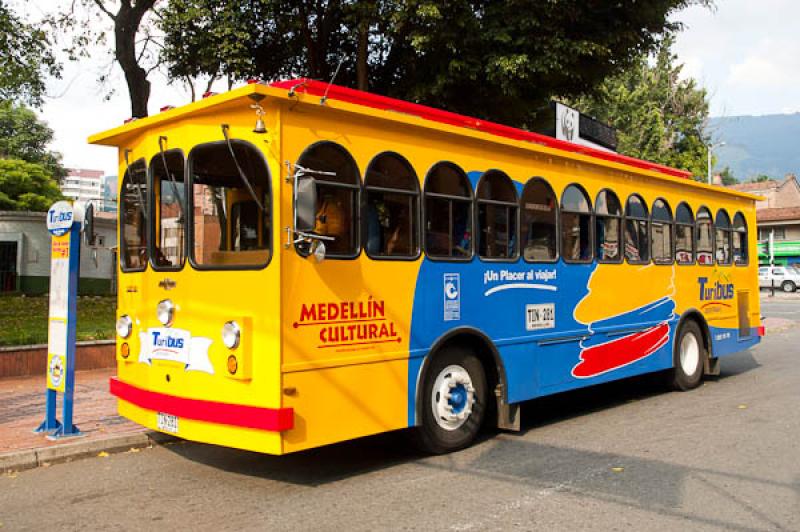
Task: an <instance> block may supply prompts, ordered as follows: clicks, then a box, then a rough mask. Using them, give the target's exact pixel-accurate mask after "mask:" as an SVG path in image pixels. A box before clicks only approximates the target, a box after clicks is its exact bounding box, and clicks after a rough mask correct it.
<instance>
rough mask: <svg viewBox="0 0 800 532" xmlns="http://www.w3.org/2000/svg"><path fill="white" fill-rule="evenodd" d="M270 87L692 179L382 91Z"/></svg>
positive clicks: (300, 84) (300, 82)
mask: <svg viewBox="0 0 800 532" xmlns="http://www.w3.org/2000/svg"><path fill="white" fill-rule="evenodd" d="M270 86H271V87H277V88H280V89H287V90H291V89H294V90H295V92H303V93H306V94H311V95H314V96H320V97H321V96H323V95H324V96H326V97H327V98H328V99H331V100H339V101H342V102H348V103H353V104H356V105H363V106H365V107H371V108H373V109H381V110H384V111H395V112H398V113H404V114H409V115H413V116H417V117H419V118H423V119H425V120H431V121H433V122H439V123H441V124H449V125H451V126H457V127H464V128H468V129H475V130H477V131H482V132H484V133H489V134H491V135H497V136H499V137H505V138H509V139H513V140H522V141H525V142H532V143H534V144H539V145H542V146H547V147H548V148H555V149H558V150H563V151H567V152H570V153H579V154H581V155H588V156H589V157H594V158H596V159H602V160H604V161H610V162H614V163H620V164H625V165H628V166H633V167H635V168H641V169H644V170H651V171H654V172H659V173H662V174H666V175H669V176H673V177H682V178H684V179H690V178H691V177H692V174H691V172H687V171H685V170H678V169H677V168H671V167H669V166H664V165H661V164H657V163H652V162H649V161H644V160H642V159H636V158H634V157H628V156H626V155H620V154H618V153H614V152H608V151H604V150H598V149H595V148H590V147H588V146H581V145H580V144H574V143H572V142H567V141H564V140H558V139H554V138H552V137H548V136H546V135H540V134H539V133H531V132H530V131H523V130H521V129H517V128H514V127H510V126H504V125H503V124H497V123H495V122H489V121H486V120H480V119H478V118H473V117H469V116H465V115H460V114H457V113H451V112H449V111H443V110H441V109H435V108H433V107H428V106H426V105H420V104H417V103H411V102H406V101H404V100H398V99H396V98H389V97H387V96H381V95H379V94H372V93H369V92H364V91H359V90H355V89H349V88H347V87H342V86H340V85H329V84H327V83H324V82H322V81H316V80H313V79H305V78H301V79H289V80H284V81H276V82H273V83H270Z"/></svg>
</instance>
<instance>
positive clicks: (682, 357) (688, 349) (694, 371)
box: [670, 321, 708, 391]
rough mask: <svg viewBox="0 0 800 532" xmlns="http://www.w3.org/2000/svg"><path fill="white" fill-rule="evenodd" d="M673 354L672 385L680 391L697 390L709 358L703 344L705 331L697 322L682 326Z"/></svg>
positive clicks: (689, 322)
mask: <svg viewBox="0 0 800 532" xmlns="http://www.w3.org/2000/svg"><path fill="white" fill-rule="evenodd" d="M673 352H674V354H673V369H672V372H671V374H670V385H671V386H672V388H673V389H675V390H680V391H686V390H691V389H693V388H697V386H698V385H699V384H700V381H701V379H702V377H703V365H704V364H705V361H706V358H707V357H708V353H707V352H706V348H705V344H704V343H703V331H701V330H700V326H699V325H698V324H697V322H695V321H687V322H684V324H683V325H681V328H680V330H679V333H678V338H677V341H676V342H675V347H674V349H673Z"/></svg>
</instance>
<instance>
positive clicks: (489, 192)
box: [476, 170, 517, 259]
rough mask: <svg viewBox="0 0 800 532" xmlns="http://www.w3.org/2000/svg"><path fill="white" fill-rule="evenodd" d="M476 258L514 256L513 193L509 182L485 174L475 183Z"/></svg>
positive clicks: (502, 175)
mask: <svg viewBox="0 0 800 532" xmlns="http://www.w3.org/2000/svg"><path fill="white" fill-rule="evenodd" d="M476 196H477V204H478V255H479V256H480V257H481V258H482V259H513V258H514V257H516V256H517V191H516V189H515V188H514V183H512V182H511V178H510V177H508V176H507V175H506V174H505V173H504V172H501V171H500V170H489V171H488V172H486V173H485V174H483V175H482V176H481V179H480V181H479V182H478V192H477V194H476Z"/></svg>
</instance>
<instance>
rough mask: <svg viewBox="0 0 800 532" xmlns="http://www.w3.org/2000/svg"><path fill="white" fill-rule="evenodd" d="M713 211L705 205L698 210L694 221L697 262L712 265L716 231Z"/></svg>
mask: <svg viewBox="0 0 800 532" xmlns="http://www.w3.org/2000/svg"><path fill="white" fill-rule="evenodd" d="M713 225H714V224H713V223H712V220H711V212H709V210H708V209H707V208H705V207H700V209H698V210H697V218H696V219H695V222H694V227H695V230H694V234H695V242H696V246H697V248H696V249H697V264H702V265H704V266H711V265H712V264H714V231H713Z"/></svg>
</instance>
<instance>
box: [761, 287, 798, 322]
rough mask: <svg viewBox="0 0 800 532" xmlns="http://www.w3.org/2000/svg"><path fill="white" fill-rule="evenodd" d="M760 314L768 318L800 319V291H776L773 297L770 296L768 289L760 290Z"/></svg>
mask: <svg viewBox="0 0 800 532" xmlns="http://www.w3.org/2000/svg"><path fill="white" fill-rule="evenodd" d="M761 315H762V316H764V317H770V318H782V319H792V320H800V292H796V293H794V294H781V293H778V294H777V295H776V296H775V297H770V296H769V291H768V290H762V291H761Z"/></svg>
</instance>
